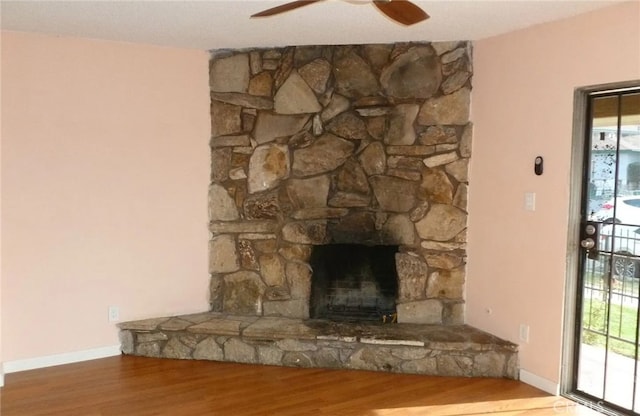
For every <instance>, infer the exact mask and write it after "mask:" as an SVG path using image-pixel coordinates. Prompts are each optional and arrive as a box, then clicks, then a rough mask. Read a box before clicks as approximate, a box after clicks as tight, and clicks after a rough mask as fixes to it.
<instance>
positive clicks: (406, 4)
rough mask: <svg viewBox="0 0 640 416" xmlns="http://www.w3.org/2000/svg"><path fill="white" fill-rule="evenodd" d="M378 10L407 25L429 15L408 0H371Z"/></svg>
mask: <svg viewBox="0 0 640 416" xmlns="http://www.w3.org/2000/svg"><path fill="white" fill-rule="evenodd" d="M320 1H324V0H297V1H291V2H289V3H285V4H283V5H280V6H276V7H272V8H271V9H267V10H263V11H261V12H259V13H256V14H254V15H252V16H251V17H266V16H273V15H276V14H280V13H284V12H288V11H289V10H294V9H297V8H299V7H304V6H308V5H310V4H313V3H317V2H320ZM371 3H373V4H374V5H375V6H376V7H377V8H378V10H380V11H381V12H382V13H384V14H385V15H387V16H388V17H389V18H390V19H392V20H395V21H396V22H398V23H401V24H403V25H406V26H409V25H413V24H415V23H418V22H422V21H423V20H427V19H428V18H429V15H428V14H427V13H426V12H425V11H424V10H422V9H421V8H420V7H418V6H416V5H415V4H413V3H411V2H410V1H408V0H372V1H371Z"/></svg>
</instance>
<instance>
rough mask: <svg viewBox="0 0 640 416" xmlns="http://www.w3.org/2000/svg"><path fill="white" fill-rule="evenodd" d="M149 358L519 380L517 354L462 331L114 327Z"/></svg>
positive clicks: (200, 317)
mask: <svg viewBox="0 0 640 416" xmlns="http://www.w3.org/2000/svg"><path fill="white" fill-rule="evenodd" d="M119 326H120V329H121V332H120V337H121V340H122V351H123V353H125V354H135V355H141V356H147V357H164V358H172V359H196V360H213V361H233V362H239V363H248V364H265V365H282V366H289V367H324V368H348V369H354V370H371V371H389V372H396V373H411V374H424V375H440V376H462V377H506V378H514V379H516V378H517V376H518V373H517V370H518V363H517V346H516V345H514V344H512V343H510V342H506V341H503V340H500V339H499V338H496V337H494V336H492V335H489V334H487V333H485V332H482V331H479V330H477V329H474V328H471V327H469V326H466V325H446V326H445V325H419V324H385V325H383V324H364V323H363V324H345V323H336V322H331V321H326V320H301V319H290V318H275V317H257V316H240V315H225V314H220V313H215V312H207V313H201V314H194V315H184V316H177V317H166V318H156V319H148V320H142V321H133V322H126V323H122V324H120V325H119Z"/></svg>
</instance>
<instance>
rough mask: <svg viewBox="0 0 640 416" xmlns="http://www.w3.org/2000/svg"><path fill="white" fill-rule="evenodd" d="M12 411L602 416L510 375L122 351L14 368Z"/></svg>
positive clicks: (132, 415)
mask: <svg viewBox="0 0 640 416" xmlns="http://www.w3.org/2000/svg"><path fill="white" fill-rule="evenodd" d="M0 400H1V403H2V405H1V407H0V409H1V411H0V414H1V415H2V416H31V415H34V416H35V415H64V416H74V415H78V416H111V415H113V416H138V415H149V416H150V415H167V416H169V415H170V416H183V415H187V416H191V415H208V416H242V415H278V416H282V415H296V416H302V415H335V416H343V415H352V416H390V415H394V416H396V415H465V416H471V415H485V414H497V415H501V416H507V415H558V414H562V415H575V414H579V415H595V414H596V413H593V412H590V411H589V410H588V409H585V408H578V407H576V405H575V404H574V403H573V402H569V401H567V400H565V399H561V398H558V397H553V396H549V395H547V394H545V393H543V392H541V391H539V390H536V389H534V388H533V387H530V386H528V385H526V384H523V383H520V382H517V381H513V380H503V379H482V378H476V379H471V378H445V377H427V376H414V375H395V374H388V373H373V372H365V371H346V370H323V369H298V368H282V367H267V366H253V365H244V364H233V363H219V362H209V361H191V360H189V361H178V360H166V359H152V358H141V357H132V356H122V357H112V358H105V359H101V360H95V361H88V362H84V363H78V364H70V365H64V366H58V367H51V368H46V369H40V370H33V371H25V372H21V373H14V374H8V375H6V377H5V387H3V388H2V389H1V390H0Z"/></svg>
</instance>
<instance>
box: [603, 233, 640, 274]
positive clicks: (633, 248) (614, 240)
mask: <svg viewBox="0 0 640 416" xmlns="http://www.w3.org/2000/svg"><path fill="white" fill-rule="evenodd" d="M599 249H600V252H601V253H602V254H605V253H607V252H608V253H613V254H614V259H613V275H614V277H618V278H638V277H640V225H622V224H606V225H603V226H602V227H601V228H600V245H599ZM603 252H604V253H603Z"/></svg>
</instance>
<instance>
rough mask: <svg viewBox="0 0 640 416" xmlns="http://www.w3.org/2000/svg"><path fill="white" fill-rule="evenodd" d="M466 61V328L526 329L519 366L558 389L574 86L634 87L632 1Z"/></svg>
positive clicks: (484, 44)
mask: <svg viewBox="0 0 640 416" xmlns="http://www.w3.org/2000/svg"><path fill="white" fill-rule="evenodd" d="M474 62H475V64H474V68H475V73H474V90H473V98H472V109H473V110H472V112H473V116H472V119H473V121H474V125H475V128H474V139H473V140H474V143H473V157H472V166H471V173H470V178H471V180H470V200H469V212H470V219H469V263H468V273H467V276H468V282H467V288H466V289H467V300H468V303H467V322H468V323H469V324H471V325H474V326H477V327H479V328H482V329H485V330H487V331H489V332H491V333H494V334H496V335H498V336H501V337H504V338H507V339H509V340H512V341H515V342H518V328H519V325H520V324H521V323H523V324H527V325H529V326H530V342H529V343H528V344H523V345H522V346H521V348H520V351H521V353H520V364H521V367H522V368H523V369H525V370H526V371H529V372H531V373H533V374H535V375H537V376H539V377H543V378H545V379H546V380H549V381H551V382H554V383H557V382H558V380H559V374H560V355H561V340H562V330H563V328H562V323H563V312H564V311H563V301H564V288H565V268H566V255H567V247H566V244H567V229H568V221H569V217H568V209H569V208H568V195H569V193H570V192H577V191H578V190H575V189H569V173H570V166H569V163H570V148H571V139H572V117H573V94H574V89H575V88H577V87H581V86H587V85H594V84H601V83H611V82H618V81H627V80H632V79H640V3H638V2H633V3H628V4H623V5H620V6H614V7H610V8H606V9H603V10H600V11H597V12H594V13H589V14H585V15H582V16H578V17H575V18H571V19H568V20H563V21H559V22H555V23H549V24H544V25H540V26H536V27H532V28H530V29H526V30H522V31H518V32H514V33H510V34H507V35H504V36H498V37H494V38H490V39H486V40H482V41H479V42H477V43H476V44H475V48H474ZM537 155H542V156H543V157H544V159H545V173H544V175H542V176H540V177H538V176H535V175H534V173H533V160H534V158H535V157H536V156H537ZM525 192H535V193H536V194H537V210H536V211H535V212H527V211H525V210H524V193H525ZM572 277H573V276H569V277H568V278H572ZM487 308H490V309H491V311H492V313H491V314H488V313H487V311H486V310H487Z"/></svg>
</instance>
